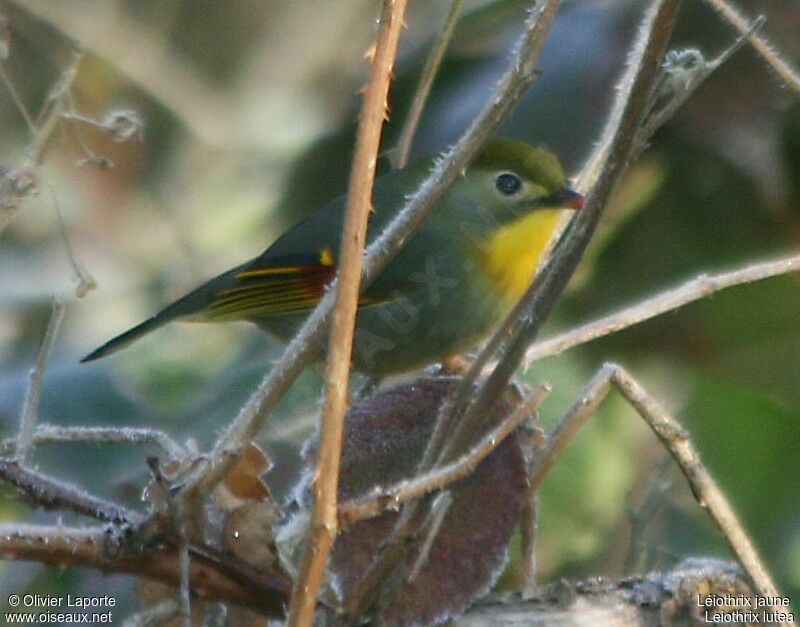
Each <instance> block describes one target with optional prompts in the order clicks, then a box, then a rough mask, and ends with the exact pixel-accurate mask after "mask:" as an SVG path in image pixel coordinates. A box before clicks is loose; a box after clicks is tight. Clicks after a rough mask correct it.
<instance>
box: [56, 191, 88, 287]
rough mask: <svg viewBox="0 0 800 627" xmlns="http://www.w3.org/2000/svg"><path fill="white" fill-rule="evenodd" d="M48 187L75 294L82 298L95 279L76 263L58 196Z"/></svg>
mask: <svg viewBox="0 0 800 627" xmlns="http://www.w3.org/2000/svg"><path fill="white" fill-rule="evenodd" d="M48 188H49V190H50V196H51V198H52V199H53V207H54V208H55V210H56V221H57V222H58V230H59V232H60V233H61V241H63V242H64V248H65V249H66V251H67V259H68V260H69V265H70V266H71V267H72V272H73V273H74V274H75V279H76V280H77V282H78V286H77V287H76V288H75V295H76V296H77V297H78V298H83V297H84V296H86V294H88V293H89V292H91V291H92V290H93V289H94V288H96V287H97V281H95V280H94V277H93V276H92V275H91V274H89V272H87V271H86V268H84V267H83V265H82V264H80V263H78V259H77V257H76V256H75V249H74V248H73V247H72V242H71V241H70V239H69V235H67V227H66V226H65V225H64V215H63V214H62V213H61V205H60V203H59V202H58V196H57V195H56V191H55V189H54V188H53V186H52V185H49V186H48Z"/></svg>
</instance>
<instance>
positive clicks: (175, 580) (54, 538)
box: [0, 524, 287, 618]
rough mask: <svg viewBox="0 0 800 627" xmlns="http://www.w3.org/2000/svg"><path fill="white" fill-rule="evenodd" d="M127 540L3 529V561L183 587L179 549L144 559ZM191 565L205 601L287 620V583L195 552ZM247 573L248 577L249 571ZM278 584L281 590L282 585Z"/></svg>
mask: <svg viewBox="0 0 800 627" xmlns="http://www.w3.org/2000/svg"><path fill="white" fill-rule="evenodd" d="M124 543H125V540H124V539H122V538H119V537H117V536H114V535H112V534H110V533H109V532H108V529H107V528H106V527H102V528H97V527H89V528H86V527H65V526H62V525H58V526H54V525H24V526H20V525H11V524H0V558H2V559H16V560H31V561H36V562H39V563H42V564H50V565H53V566H57V567H59V568H63V567H64V566H65V565H76V566H90V567H93V568H98V569H101V570H104V571H105V570H107V569H108V568H109V567H110V566H113V568H114V570H115V572H123V573H131V574H134V575H140V576H144V577H150V578H152V579H157V580H159V581H163V582H165V583H168V584H171V585H173V586H175V587H177V586H178V584H179V580H180V565H179V559H178V555H177V553H176V551H175V550H174V549H159V550H156V551H152V552H148V553H143V554H130V553H126V552H125V546H124ZM192 554H193V556H194V559H193V560H192V562H191V566H190V578H191V584H192V586H191V587H192V592H194V593H195V594H196V595H198V596H199V597H201V598H204V599H211V600H217V601H218V600H220V599H223V600H227V601H230V602H233V603H236V604H239V605H242V606H243V607H250V608H253V609H257V610H259V611H261V612H263V613H265V614H266V615H268V616H272V617H276V618H282V617H283V615H284V605H285V602H286V598H287V597H286V590H285V589H284V588H285V587H286V586H285V583H281V582H278V581H275V579H276V578H274V577H273V578H270V579H266V580H263V579H264V578H263V577H262V578H256V577H249V576H247V577H242V576H241V574H237V573H236V572H228V571H225V570H220V568H219V567H218V564H217V563H216V562H215V561H214V560H209V559H208V558H207V557H206V556H205V554H204V553H203V552H201V553H198V552H197V551H194V550H193V551H192ZM242 570H243V572H247V571H246V569H245V568H243V569H242ZM276 584H277V585H276Z"/></svg>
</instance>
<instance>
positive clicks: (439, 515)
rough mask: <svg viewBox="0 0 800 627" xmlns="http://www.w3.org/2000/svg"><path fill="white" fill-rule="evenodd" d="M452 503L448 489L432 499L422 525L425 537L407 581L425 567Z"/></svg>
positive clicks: (416, 575)
mask: <svg viewBox="0 0 800 627" xmlns="http://www.w3.org/2000/svg"><path fill="white" fill-rule="evenodd" d="M452 505H453V495H452V493H451V492H449V491H448V490H445V491H443V492H440V493H439V494H437V495H436V498H434V499H433V503H431V508H430V512H429V515H428V520H427V521H426V524H424V525H423V529H425V530H426V531H425V539H424V541H423V542H422V546H420V549H419V553H418V554H417V558H416V559H415V560H414V563H413V564H412V565H411V568H410V569H409V572H408V576H407V577H406V581H407V582H408V583H411V582H412V581H414V580H415V579H416V578H417V577H418V576H419V573H420V571H421V570H422V569H423V568H424V567H425V564H427V563H428V558H429V557H430V552H431V547H432V546H433V542H434V540H436V536H438V535H439V529H441V527H442V523H443V522H444V519H445V516H447V512H449V511H450V507H451V506H452Z"/></svg>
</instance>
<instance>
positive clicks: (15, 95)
mask: <svg viewBox="0 0 800 627" xmlns="http://www.w3.org/2000/svg"><path fill="white" fill-rule="evenodd" d="M0 78H2V79H3V83H5V86H6V88H7V89H8V93H9V94H11V100H13V101H14V104H15V105H16V107H17V109H18V110H19V112H20V113H21V114H22V117H23V118H24V119H25V124H26V125H27V126H28V131H29V132H30V134H31V135H35V134H36V125H35V124H34V123H33V118H31V114H30V113H29V112H28V108H27V107H26V106H25V101H24V100H22V96H20V95H19V92H18V91H17V88H16V86H15V85H14V81H12V80H11V77H10V76H9V75H8V72H7V71H6V66H5V64H4V63H2V62H0Z"/></svg>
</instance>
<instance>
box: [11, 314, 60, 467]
mask: <svg viewBox="0 0 800 627" xmlns="http://www.w3.org/2000/svg"><path fill="white" fill-rule="evenodd" d="M63 320H64V305H63V303H61V302H60V301H57V300H53V312H52V313H51V314H50V320H49V321H48V323H47V331H45V334H44V340H42V347H41V348H40V349H39V356H38V357H37V358H36V364H35V365H34V367H33V368H32V369H31V371H30V373H29V374H28V385H27V388H26V389H25V400H24V401H23V403H22V411H21V412H20V418H19V436H18V437H17V457H18V459H19V460H20V461H22V462H25V461H27V459H28V457H29V455H30V451H31V445H32V444H33V434H34V431H35V429H36V418H37V416H38V413H39V399H41V397H42V381H43V379H44V371H45V368H46V367H47V362H48V361H49V360H50V353H52V352H53V346H54V345H55V343H56V337H57V336H58V330H59V328H60V327H61V322H62V321H63Z"/></svg>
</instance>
